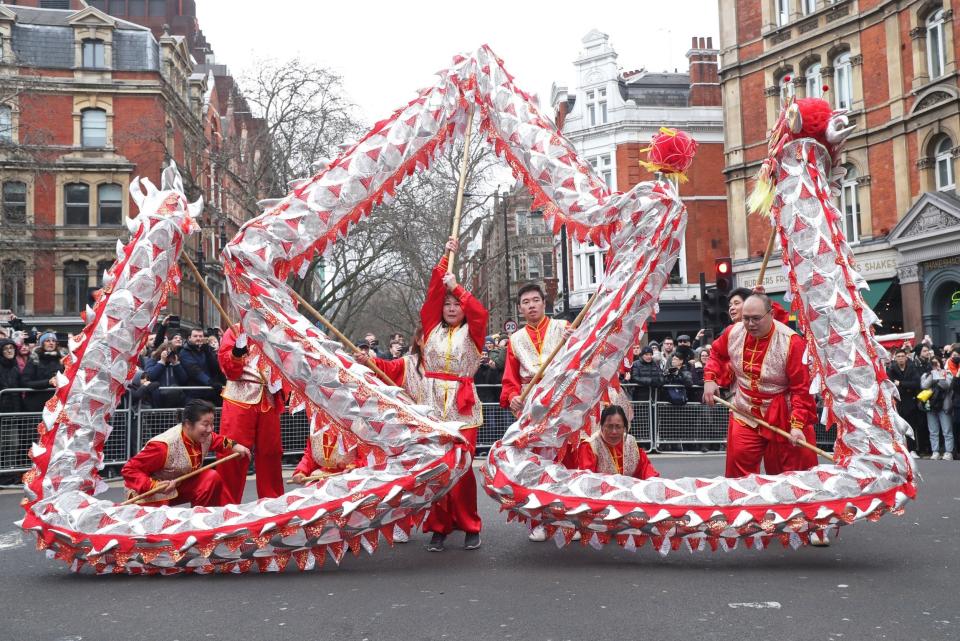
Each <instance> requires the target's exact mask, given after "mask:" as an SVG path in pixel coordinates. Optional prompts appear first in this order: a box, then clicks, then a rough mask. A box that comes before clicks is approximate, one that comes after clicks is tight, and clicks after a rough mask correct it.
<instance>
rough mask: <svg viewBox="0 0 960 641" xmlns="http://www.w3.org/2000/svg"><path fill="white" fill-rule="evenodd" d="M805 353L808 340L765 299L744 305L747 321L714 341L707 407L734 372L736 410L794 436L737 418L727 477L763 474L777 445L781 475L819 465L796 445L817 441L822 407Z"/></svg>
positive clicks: (730, 439) (706, 380) (729, 439)
mask: <svg viewBox="0 0 960 641" xmlns="http://www.w3.org/2000/svg"><path fill="white" fill-rule="evenodd" d="M803 350H804V343H803V339H801V338H800V337H799V336H798V335H797V334H796V333H795V332H794V331H793V330H791V329H790V328H789V327H787V326H786V325H783V324H782V323H780V322H778V321H775V320H774V319H773V305H772V303H771V301H770V299H769V298H768V297H767V296H765V295H763V294H754V295H752V296H750V297H749V298H748V299H747V300H746V301H745V302H744V304H743V309H742V312H741V322H740V323H737V324H735V325H732V326H730V327H729V328H728V329H727V330H726V331H724V332H723V334H721V335H720V336H719V337H718V338H717V340H715V341H714V342H713V344H712V346H711V350H710V360H709V361H708V362H707V366H706V368H705V369H706V371H705V372H704V392H703V402H704V403H706V404H708V405H714V404H715V403H716V401H715V400H714V398H713V397H714V394H716V393H717V390H718V389H719V385H718V384H717V381H718V380H719V379H722V378H723V377H724V376H725V375H726V373H727V369H728V368H732V370H733V378H734V384H735V385H736V390H735V393H734V396H733V399H732V401H731V402H732V403H733V404H734V406H735V407H737V409H739V410H740V411H741V412H743V413H744V414H748V415H753V416H756V417H757V418H762V419H764V420H765V421H767V422H768V423H770V424H771V425H775V426H777V427H780V428H781V429H783V430H785V431H789V432H790V439H789V441H787V440H786V439H784V438H783V437H781V436H778V435H775V434H772V433H770V432H769V431H767V430H765V429H764V428H762V427H757V428H754V427H750V426H747V425H745V424H744V423H742V422H741V421H740V420H738V419H737V418H735V417H734V415H733V414H731V415H730V427H729V433H728V435H727V465H726V476H728V477H739V476H746V475H747V474H757V473H759V472H760V461H761V460H762V459H763V458H764V454H765V453H766V452H767V450H768V449H769V448H770V447H771V446H773V447H774V449H775V451H776V456H777V460H778V462H779V466H780V469H779V470H778V471H783V472H790V471H796V470H805V469H809V468H811V467H813V466H815V465H816V464H817V459H816V455H815V454H814V453H813V452H811V451H810V450H808V449H806V448H803V447H800V446H798V445H796V443H798V442H799V441H801V440H805V441H807V442H808V443H813V442H814V440H815V436H814V431H813V426H814V423H815V421H816V403H815V402H814V399H813V396H812V395H811V394H810V391H809V390H810V372H809V371H808V369H807V366H806V365H804V363H803Z"/></svg>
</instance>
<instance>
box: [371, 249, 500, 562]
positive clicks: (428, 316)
mask: <svg viewBox="0 0 960 641" xmlns="http://www.w3.org/2000/svg"><path fill="white" fill-rule="evenodd" d="M458 248H459V243H457V241H456V239H455V238H453V237H451V238H450V239H449V240H448V241H447V244H446V251H447V254H446V255H444V256H443V258H441V259H440V262H439V263H438V264H437V266H436V267H434V269H433V275H432V276H431V278H430V285H429V287H428V289H427V296H426V299H425V300H424V302H423V307H422V308H420V322H421V323H422V326H423V336H424V337H425V338H424V339H423V354H422V361H421V362H422V365H423V374H422V375H421V374H420V372H419V371H418V367H417V363H416V361H420V360H421V359H419V358H416V357H405V358H402V359H396V360H392V361H387V360H383V359H379V358H369V357H367V356H366V355H364V354H363V353H362V352H358V353H357V354H355V355H354V358H356V359H357V360H358V361H359V362H361V363H366V362H367V361H373V362H374V363H376V364H377V366H379V367H380V369H382V370H383V371H384V372H386V374H387V375H388V376H390V378H391V379H393V381H394V382H395V383H396V384H397V385H399V386H403V387H405V388H406V389H407V391H409V392H410V393H411V396H413V398H414V400H417V401H418V402H422V403H425V404H427V405H431V406H433V407H434V408H435V409H436V410H437V412H438V413H439V414H440V418H441V420H444V421H461V422H463V423H466V424H467V425H466V427H465V428H463V429H462V431H461V434H462V435H463V436H464V437H465V438H466V439H467V440H468V441H469V442H470V448H471V450H473V449H474V448H476V444H477V430H476V428H477V427H479V426H480V425H482V424H483V412H482V410H481V405H480V400H479V398H478V397H477V389H476V387H475V386H474V384H473V375H474V374H475V373H476V371H477V368H478V367H480V354H481V352H482V351H483V340H484V336H485V335H486V332H487V318H488V317H489V313H488V312H487V310H486V309H485V308H484V307H483V305H482V304H481V303H480V301H478V300H477V299H476V298H475V297H474V296H473V295H472V294H471V293H470V292H468V291H467V290H466V289H464V288H463V287H462V286H461V285H459V284H458V283H457V279H456V277H455V276H454V275H453V274H452V273H450V272H449V271H447V270H448V267H449V256H450V255H451V254H452V253H455V252H456V251H457V249H458ZM471 453H472V452H471ZM481 525H482V523H481V521H480V514H479V512H478V511H477V479H476V476H474V473H473V469H472V468H471V469H468V470H467V471H466V473H465V474H464V475H463V476H462V477H461V478H460V480H459V481H458V482H457V484H456V485H455V486H453V489H451V490H450V492H448V493H447V495H446V496H444V497H443V498H442V499H440V501H438V502H436V503H434V504H433V507H432V508H431V510H430V516H429V517H428V518H427V520H426V521H425V522H424V525H423V529H424V530H425V531H427V532H432V533H433V537H432V538H431V539H430V544H429V545H428V546H427V549H428V550H430V551H431V552H441V551H443V549H444V541H445V540H446V538H447V536H448V535H449V534H450V533H451V532H453V531H454V530H462V531H464V532H465V533H466V538H465V539H464V548H465V549H467V550H474V549H476V548H478V547H480V529H481Z"/></svg>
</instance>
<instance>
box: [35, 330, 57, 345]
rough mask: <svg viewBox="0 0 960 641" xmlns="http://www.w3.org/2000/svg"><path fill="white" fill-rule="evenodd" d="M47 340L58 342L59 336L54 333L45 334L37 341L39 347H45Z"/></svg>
mask: <svg viewBox="0 0 960 641" xmlns="http://www.w3.org/2000/svg"><path fill="white" fill-rule="evenodd" d="M45 340H54V341H55V340H57V335H56V334H55V333H54V332H44V333H43V334H41V335H40V338H38V339H37V344H38V345H43V341H45Z"/></svg>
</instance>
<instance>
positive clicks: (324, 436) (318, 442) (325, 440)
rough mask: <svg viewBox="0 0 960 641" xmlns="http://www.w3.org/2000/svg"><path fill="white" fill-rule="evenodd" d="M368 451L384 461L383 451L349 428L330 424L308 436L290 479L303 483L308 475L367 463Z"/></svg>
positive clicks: (336, 470) (342, 469)
mask: <svg viewBox="0 0 960 641" xmlns="http://www.w3.org/2000/svg"><path fill="white" fill-rule="evenodd" d="M369 454H373V457H374V460H376V461H377V462H381V463H382V462H383V461H384V456H383V452H382V451H380V450H377V449H376V448H373V447H370V446H367V445H364V444H363V443H362V442H360V440H359V439H358V438H357V437H355V436H353V434H352V433H350V432H344V431H343V430H341V429H340V428H339V427H337V426H335V425H327V426H325V427H321V428H320V429H318V430H316V431H315V432H312V433H311V434H310V436H308V437H307V445H306V447H305V448H304V452H303V458H301V459H300V462H299V463H298V464H297V467H296V469H294V471H293V477H292V478H291V479H290V480H291V481H292V482H293V483H296V484H298V485H302V484H303V483H304V482H305V479H306V478H307V477H308V476H317V475H320V474H323V475H327V476H332V475H334V474H340V473H341V472H346V471H347V470H352V469H353V468H355V467H363V466H364V465H366V464H367V457H368V455H369Z"/></svg>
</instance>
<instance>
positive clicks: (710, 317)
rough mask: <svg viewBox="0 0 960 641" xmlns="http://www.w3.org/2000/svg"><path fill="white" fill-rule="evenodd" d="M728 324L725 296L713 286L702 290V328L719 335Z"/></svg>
mask: <svg viewBox="0 0 960 641" xmlns="http://www.w3.org/2000/svg"><path fill="white" fill-rule="evenodd" d="M728 322H729V316H728V315H727V296H726V294H722V293H721V292H720V291H718V290H717V288H716V287H714V286H712V285H711V286H709V287H704V290H703V328H704V329H710V330H713V331H714V332H716V333H718V334H719V333H720V331H721V330H723V328H724V327H726V326H727V323H728Z"/></svg>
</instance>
